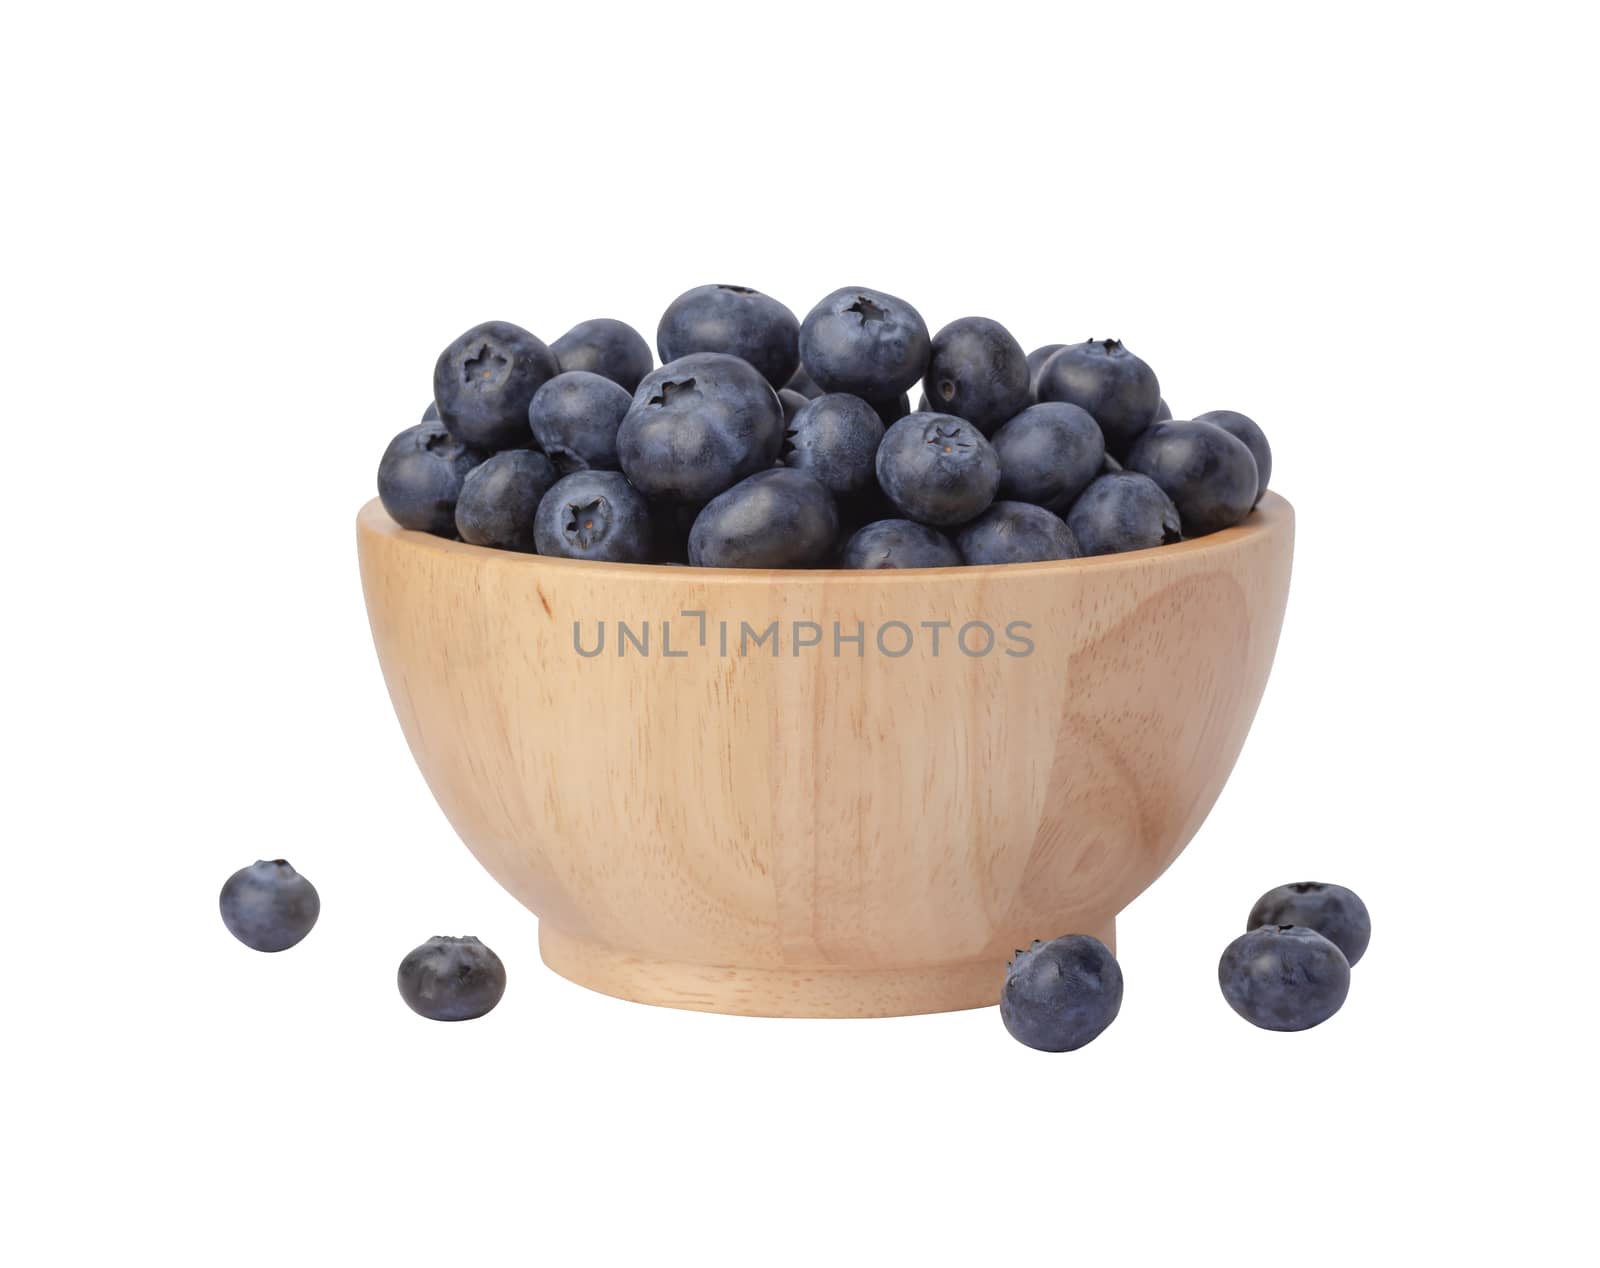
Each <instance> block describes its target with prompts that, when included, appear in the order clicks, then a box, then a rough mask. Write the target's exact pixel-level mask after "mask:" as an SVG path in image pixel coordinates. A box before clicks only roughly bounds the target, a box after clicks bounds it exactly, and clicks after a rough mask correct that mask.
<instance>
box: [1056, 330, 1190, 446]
mask: <svg viewBox="0 0 1600 1268" xmlns="http://www.w3.org/2000/svg"><path fill="white" fill-rule="evenodd" d="M1039 399H1040V400H1041V401H1066V402H1068V403H1069V404H1072V405H1077V406H1080V407H1081V408H1083V409H1086V410H1088V411H1089V412H1090V413H1091V414H1093V415H1094V421H1095V422H1097V423H1099V424H1100V430H1101V431H1102V432H1104V433H1105V438H1106V448H1107V449H1109V450H1110V451H1111V452H1112V453H1113V454H1115V455H1116V456H1117V457H1118V458H1121V457H1122V456H1123V454H1125V453H1127V451H1128V449H1129V448H1130V447H1131V446H1132V444H1133V442H1134V441H1135V440H1137V439H1138V438H1139V434H1140V433H1141V432H1142V431H1144V429H1145V428H1146V427H1148V426H1150V424H1151V423H1153V422H1155V420H1156V410H1157V409H1158V408H1159V407H1160V404H1161V385H1160V384H1159V383H1158V382H1157V381H1156V375H1155V371H1154V370H1152V369H1151V368H1150V367H1149V366H1147V365H1146V364H1145V363H1144V362H1143V361H1141V360H1139V358H1138V357H1136V356H1134V355H1133V353H1131V352H1129V351H1128V350H1127V349H1126V348H1125V347H1123V346H1122V344H1121V343H1119V342H1118V341H1117V340H1115V339H1091V340H1089V341H1088V342H1087V343H1075V344H1069V345H1068V346H1067V347H1065V348H1062V349H1060V350H1059V351H1058V352H1056V353H1055V354H1053V355H1052V356H1051V357H1050V359H1049V360H1047V361H1046V362H1045V363H1044V365H1043V366H1042V367H1040V370H1039Z"/></svg>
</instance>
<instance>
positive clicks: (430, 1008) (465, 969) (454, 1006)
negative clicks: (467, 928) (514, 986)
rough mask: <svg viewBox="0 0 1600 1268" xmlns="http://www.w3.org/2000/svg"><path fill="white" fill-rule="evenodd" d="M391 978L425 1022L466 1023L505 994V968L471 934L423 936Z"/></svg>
mask: <svg viewBox="0 0 1600 1268" xmlns="http://www.w3.org/2000/svg"><path fill="white" fill-rule="evenodd" d="M396 977H397V980H398V984H399V987H400V998H401V999H403V1000H405V1002H406V1006H407V1007H409V1008H410V1009H411V1011H412V1012H414V1013H417V1014H418V1015H420V1016H422V1017H426V1018H428V1020H429V1021H471V1020H472V1019H473V1018H474V1017H482V1016H483V1015H484V1014H485V1013H487V1012H488V1011H489V1010H490V1009H492V1008H493V1007H494V1006H495V1005H496V1004H498V1003H499V1002H500V997H501V996H502V995H504V994H505V993H506V966H505V965H504V964H502V963H500V957H499V956H497V955H496V954H495V953H494V952H493V951H491V950H489V948H488V947H486V946H484V945H483V943H481V942H479V941H478V940H477V939H476V938H429V939H428V940H427V941H426V942H424V943H423V944H422V945H421V946H420V947H417V948H416V949H415V950H413V951H412V952H410V954H408V955H407V956H406V958H405V959H403V960H401V961H400V972H399V973H398V974H397V975H396Z"/></svg>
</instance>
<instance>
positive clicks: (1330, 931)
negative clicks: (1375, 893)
mask: <svg viewBox="0 0 1600 1268" xmlns="http://www.w3.org/2000/svg"><path fill="white" fill-rule="evenodd" d="M1262 925H1302V926H1304V927H1305V928H1307V929H1315V930H1316V931H1317V932H1318V933H1320V934H1321V935H1322V936H1323V937H1324V938H1326V939H1327V940H1328V941H1329V942H1331V943H1333V945H1334V946H1336V947H1338V948H1339V950H1340V951H1342V952H1344V958H1345V959H1346V960H1348V961H1349V962H1350V964H1351V966H1352V967H1354V965H1355V964H1356V963H1357V961H1359V960H1360V959H1361V957H1362V956H1363V955H1365V954H1366V951H1367V943H1368V942H1369V941H1370V940H1371V938H1372V917H1371V916H1370V915H1368V914H1367V905H1366V903H1364V902H1362V901H1361V899H1360V898H1359V897H1358V896H1357V895H1356V893H1355V892H1354V891H1353V890H1348V889H1346V888H1345V887H1344V886H1343V885H1325V884H1322V883H1320V882H1318V881H1300V882H1298V883H1296V884H1294V885H1279V886H1278V888H1277V889H1269V890H1268V891H1267V892H1266V893H1265V894H1262V895H1261V897H1260V898H1258V899H1256V905H1255V906H1254V907H1252V908H1251V909H1250V921H1249V923H1248V924H1247V925H1246V926H1245V928H1247V929H1258V928H1260V927H1261V926H1262Z"/></svg>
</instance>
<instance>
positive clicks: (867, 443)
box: [783, 392, 883, 498]
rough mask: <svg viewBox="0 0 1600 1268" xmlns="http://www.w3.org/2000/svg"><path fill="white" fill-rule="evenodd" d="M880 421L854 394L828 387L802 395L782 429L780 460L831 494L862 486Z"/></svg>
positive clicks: (869, 474) (867, 483) (867, 481)
mask: <svg viewBox="0 0 1600 1268" xmlns="http://www.w3.org/2000/svg"><path fill="white" fill-rule="evenodd" d="M882 439H883V423H882V422H880V421H879V419H878V415H877V413H876V412H875V411H874V410H873V408H872V406H871V405H869V404H867V402H866V401H864V400H862V399H861V398H860V397H859V396H850V395H848V394H846V393H844V392H829V393H828V394H826V395H824V396H819V397H817V399H816V400H814V401H806V402H805V404H804V405H803V406H802V408H801V409H800V410H799V411H798V412H797V413H796V414H795V416H794V417H793V418H791V419H789V420H788V428H787V430H786V431H785V432H784V445H783V461H784V465H785V466H790V467H793V468H795V469H796V470H797V471H805V472H808V473H809V474H811V475H814V476H815V477H816V478H817V479H818V480H821V481H822V483H823V484H824V485H825V486H826V487H827V490H828V492H830V493H832V494H833V495H834V496H835V497H840V498H844V497H854V496H856V495H857V494H860V493H865V492H867V491H868V490H869V489H870V488H871V486H872V482H873V478H874V476H873V459H874V458H876V457H877V453H878V443H879V442H880V441H881V440H882Z"/></svg>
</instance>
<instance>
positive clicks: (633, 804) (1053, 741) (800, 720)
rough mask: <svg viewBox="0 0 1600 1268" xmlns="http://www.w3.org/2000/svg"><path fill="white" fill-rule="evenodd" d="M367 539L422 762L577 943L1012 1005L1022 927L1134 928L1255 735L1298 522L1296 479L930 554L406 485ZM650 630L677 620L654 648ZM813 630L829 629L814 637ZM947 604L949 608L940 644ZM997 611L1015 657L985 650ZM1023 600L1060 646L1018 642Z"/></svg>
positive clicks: (715, 994) (819, 1009) (380, 609)
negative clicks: (683, 563)
mask: <svg viewBox="0 0 1600 1268" xmlns="http://www.w3.org/2000/svg"><path fill="white" fill-rule="evenodd" d="M357 539H358V545H359V551H360V559H361V574H362V583H363V586H364V588H365V591H366V600H367V611H368V615H369V617H370V620H371V624H372V634H373V640H374V642H375V644H376V646H377V651H378V658H379V661H380V662H381V664H382V666H383V672H384V677H385V679H386V681H387V683H388V686H389V694H390V697H391V698H392V700H393V702H394V706H395V711H396V713H397V714H398V716H399V719H400V724H401V727H402V729H403V730H404V732H405V736H406V739H407V741H408V742H409V744H410V746H411V751H412V753H413V754H414V756H415V758H416V761H417V765H418V766H419V767H420V768H421V770H422V773H423V775H424V777H425V778H426V779H427V781H428V785H429V787H430V788H431V789H432V790H433V793H434V796H435V797H436V798H437V799H438V802H439V804H440V806H441V807H442V808H443V810H444V812H445V814H446V815H447V816H448V818H449V820H450V822H451V824H452V825H453V826H454V827H455V829H456V831H457V832H458V833H459V834H460V836H461V838H462V840H463V841H465V842H466V843H467V845H468V847H469V848H470V849H471V850H472V851H473V853H474V854H475V855H476V856H477V857H478V859H479V860H480V861H481V862H482V863H483V865H484V866H485V867H486V868H487V869H488V870H489V872H490V873H491V874H492V875H493V876H494V877H495V878H496V879H497V880H498V881H499V882H500V883H501V884H502V885H504V886H505V887H506V888H507V889H508V890H510V891H511V892H512V893H513V894H515V895H516V896H517V898H519V899H520V900H521V901H522V902H523V903H524V904H526V905H527V906H528V907H529V908H530V909H532V910H533V911H534V912H535V913H537V914H538V916H539V918H540V947H541V951H542V953H543V955H544V958H545V961H546V963H548V964H549V965H550V966H551V967H552V968H554V969H555V970H556V971H557V972H559V973H561V974H563V975H564V976H566V977H569V978H571V979H572V980H574V981H576V982H580V983H582V984H584V985H586V986H590V987H593V988H594V989H596V990H600V991H605V992H607V993H609V994H613V995H619V996H622V997H624V998H628V999H636V1000H642V1001H645V1002H648V1003H656V1004H669V1005H673V1006H676V1007H682V1008H698V1009H706V1010H710V1011H715V1012H732V1013H746V1014H759V1015H779V1016H840V1017H846V1016H852V1017H859V1016H883V1015H891V1014H897V1013H911V1012H929V1011H939V1010H944V1009H953V1008H970V1007H978V1006H981V1005H985V1004H992V1003H994V1002H995V1001H996V999H997V998H998V995H999V989H1000V984H1001V981H1002V978H1003V975H1004V965H1005V961H1006V960H1007V959H1008V958H1009V956H1010V953H1011V952H1012V950H1013V949H1014V948H1016V947H1021V946H1026V945H1028V943H1029V941H1030V940H1031V939H1033V938H1051V937H1055V936H1058V935H1060V934H1064V933H1081V932H1088V933H1095V934H1097V935H1098V936H1100V937H1102V938H1104V939H1106V940H1107V941H1108V942H1109V941H1110V940H1111V936H1112V930H1113V921H1114V918H1115V916H1116V914H1117V913H1118V912H1119V911H1121V910H1122V908H1123V907H1125V906H1126V905H1127V904H1128V903H1129V902H1130V901H1131V900H1132V899H1133V898H1134V897H1135V896H1136V895H1137V894H1139V893H1140V892H1141V891H1142V890H1143V889H1144V888H1145V887H1146V886H1147V885H1149V884H1150V883H1151V881H1153V880H1154V879H1155V878H1156V877H1157V876H1159V875H1160V874H1161V872H1162V871H1163V870H1165V868H1166V867H1167V865H1168V864H1170V863H1171V862H1172V860H1173V859H1174V858H1175V857H1176V856H1177V854H1178V852H1179V851H1180V850H1182V849H1183V847H1184V846H1185V845H1186V844H1187V843H1188V842H1189V840H1190V838H1191V837H1192V836H1193V835H1194V833H1195V831H1196V829H1198V828H1199V826H1200V823H1201V822H1202V820H1203V819H1204V818H1205V816H1206V814H1207V813H1208V812H1209V810H1210V809H1211V806H1212V804H1213V803H1214V802H1215V800H1216V797H1217V794H1218V793H1219V792H1220V791H1221V789H1222V785H1223V783H1224V781H1225V780H1226V779H1227V777H1228V773H1229V772H1230V771H1231V770H1232V768H1233V764H1234V761H1235V759H1236V758H1237V757H1238V754H1239V750H1240V747H1241V746H1242V744H1243V743H1244V738H1245V734H1246V732H1247V731H1248V729H1249V726H1250V722H1251V719H1252V718H1253V716H1254V714H1255V710H1256V705H1257V703H1258V702H1259V700H1260V697H1261V692H1262V689H1263V688H1264V686H1265V684H1266V680H1267V674H1268V671H1269V670H1270V668H1271V664H1272V657H1273V652H1274V650H1275V648H1276V645H1277V639H1278V631H1279V627H1280V625H1281V623H1282V619H1283V610H1284V603H1285V601H1286V599H1287V596H1288V590H1289V571H1290V558H1291V554H1292V550H1293V539H1294V516H1293V511H1292V510H1291V508H1290V506H1289V504H1288V503H1287V502H1285V501H1284V500H1283V499H1282V498H1279V497H1277V496H1276V495H1275V494H1270V493H1269V494H1268V495H1267V496H1266V498H1265V499H1264V500H1263V501H1262V503H1261V505H1260V507H1259V508H1258V509H1257V510H1256V511H1255V513H1254V514H1252V515H1251V517H1250V518H1249V519H1248V520H1247V521H1246V522H1245V523H1244V524H1242V525H1240V526H1239V527H1237V528H1234V529H1229V530H1227V531H1225V532H1222V533H1218V534H1215V535H1213V536H1211V537H1208V538H1203V539H1201V540H1198V541H1194V542H1185V543H1181V544H1179V545H1176V546H1167V547H1162V548H1160V549H1158V550H1151V551H1143V552H1139V553H1137V554H1130V555H1120V556H1110V557H1105V558H1098V559H1086V560H1072V561H1065V562H1060V563H1045V564H1026V565H1018V566H1012V567H1006V568H954V569H935V570H927V571H920V572H764V571H760V572H758V571H732V570H718V569H700V568H666V567H638V566H631V565H606V564H588V563H582V562H577V561H572V560H563V559H544V558H538V557H534V556H526V555H516V554H509V553H504V552H497V551H491V550H486V549H481V548H479V547H474V546H467V545H463V544H461V543H456V542H448V541H444V540H441V539H438V538H433V537H428V536H425V535H423V534H419V533H412V532H407V531H405V530H403V529H400V528H399V527H398V526H396V525H395V524H394V523H393V521H391V520H390V519H389V518H388V516H387V515H385V513H384V512H383V510H382V508H381V507H380V506H379V504H378V503H377V502H375V501H374V502H372V503H369V504H368V505H367V506H366V507H364V508H363V509H362V511H361V513H360V515H359V517H358V520H357ZM685 611H700V612H704V613H706V617H705V622H706V633H707V639H706V646H704V647H702V646H700V645H699V642H698V637H699V628H700V619H699V618H697V617H685V616H684V615H682V614H683V613H684V612H685ZM774 620H776V621H778V622H779V627H780V637H781V643H780V645H779V647H778V652H777V654H776V655H773V654H771V651H770V647H771V644H770V643H768V644H765V645H763V646H762V647H761V648H760V649H757V648H755V647H750V646H747V648H746V653H745V654H744V655H743V656H740V655H738V654H736V653H737V652H738V645H739V632H740V629H741V623H748V625H749V626H750V627H751V629H752V630H753V631H755V632H758V633H759V632H762V631H765V630H766V629H767V627H768V626H769V625H770V624H771V623H772V622H773V621H774ZM575 622H576V623H578V626H579V630H580V636H581V641H582V645H583V647H584V649H585V650H592V649H593V648H594V645H595V630H596V625H597V622H603V623H604V624H605V625H606V627H607V635H606V644H605V647H604V651H603V652H602V653H601V654H600V655H598V656H593V657H585V656H582V655H580V654H579V653H578V651H577V650H575V647H574V623H575ZM618 622H622V623H625V624H626V625H627V626H628V627H629V629H630V630H632V631H633V632H634V633H635V635H637V634H638V632H639V631H640V630H641V628H642V627H643V626H645V625H646V624H648V625H649V626H650V635H649V638H650V645H649V654H648V655H644V654H640V653H639V651H638V649H637V646H636V644H635V643H633V642H628V643H626V644H624V645H623V646H622V647H621V648H620V649H619V646H618V640H617V638H616V633H617V623H618ZM663 622H668V623H670V626H671V633H670V636H669V637H670V640H671V642H670V647H671V650H672V651H673V652H674V653H679V654H677V655H673V656H670V657H669V656H666V655H663V648H662V644H661V637H662V629H661V627H662V623H663ZM721 622H727V623H728V625H729V627H730V631H731V638H730V648H729V651H730V653H733V654H730V655H728V656H723V655H721V654H720V647H719V644H720V638H719V624H720V623H721ZM795 622H800V623H805V622H815V623H816V624H817V625H818V626H820V627H821V629H822V645H821V646H819V647H807V648H802V649H800V650H799V652H798V653H797V652H796V651H795V649H794V647H793V641H794V640H793V638H792V634H793V630H794V628H795V627H794V623H795ZM835 622H837V623H838V624H839V626H840V627H841V629H842V631H843V632H844V633H845V634H850V633H854V632H855V630H856V627H857V623H858V622H860V623H863V624H864V625H865V629H866V642H865V647H864V654H860V655H858V654H857V653H856V650H855V646H854V645H853V644H851V643H843V644H841V645H840V647H839V649H838V650H839V651H840V652H841V653H842V654H841V655H837V656H836V655H834V650H835V648H834V646H833V638H832V633H833V625H834V623H835ZM893 622H901V623H903V624H904V625H905V626H907V627H909V632H910V633H911V634H913V635H914V637H915V640H916V641H915V643H914V645H913V647H912V650H911V651H910V652H909V653H907V654H905V655H903V656H899V657H891V656H887V655H885V654H883V653H882V652H881V651H880V650H879V648H878V646H877V644H876V640H875V639H874V636H873V631H875V630H877V629H879V628H883V629H884V630H885V637H886V640H887V641H886V643H885V646H886V647H887V648H888V649H889V650H891V651H897V650H899V648H900V646H901V645H902V644H903V643H904V641H905V636H904V634H903V633H902V632H901V631H900V630H899V628H898V627H895V626H893V625H892V623H893ZM924 622H950V625H949V626H948V627H945V628H943V629H941V630H940V631H939V636H940V646H939V653H938V655H934V654H933V651H932V635H933V631H932V630H930V629H929V628H928V627H926V626H924V625H923V623H924ZM968 622H985V623H987V625H988V626H989V627H991V628H992V629H993V630H994V631H995V633H996V640H997V641H996V645H995V648H994V650H993V651H992V652H991V653H990V654H988V655H968V654H964V653H963V652H962V650H961V649H960V648H959V647H958V646H957V645H956V644H955V642H954V638H955V631H956V630H958V629H960V627H962V626H963V625H964V624H966V623H968ZM1011 622H1025V623H1027V625H1028V627H1029V628H1027V629H1026V630H1025V631H1018V633H1020V634H1022V635H1023V636H1024V637H1026V638H1027V639H1029V640H1031V642H1032V644H1033V647H1032V651H1031V654H1028V655H1007V654H1005V652H1006V649H1008V648H1009V649H1010V650H1012V651H1021V650H1022V644H1021V643H1020V642H1019V641H1014V640H1008V639H1007V637H1006V633H1005V631H1006V627H1007V625H1008V624H1009V623H1011ZM800 628H801V630H802V632H803V636H804V637H806V638H809V637H810V636H811V634H812V631H811V629H810V627H809V626H806V625H804V624H802V625H801V627H800ZM982 643H983V638H982V631H981V629H979V628H978V627H977V626H974V627H972V628H971V629H970V630H969V631H968V640H967V649H968V650H969V651H976V650H978V649H979V648H980V647H981V646H982ZM1219 844H1221V843H1219Z"/></svg>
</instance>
